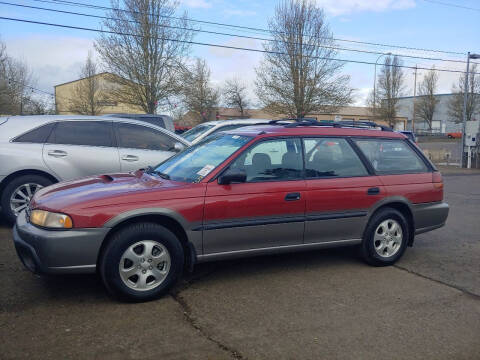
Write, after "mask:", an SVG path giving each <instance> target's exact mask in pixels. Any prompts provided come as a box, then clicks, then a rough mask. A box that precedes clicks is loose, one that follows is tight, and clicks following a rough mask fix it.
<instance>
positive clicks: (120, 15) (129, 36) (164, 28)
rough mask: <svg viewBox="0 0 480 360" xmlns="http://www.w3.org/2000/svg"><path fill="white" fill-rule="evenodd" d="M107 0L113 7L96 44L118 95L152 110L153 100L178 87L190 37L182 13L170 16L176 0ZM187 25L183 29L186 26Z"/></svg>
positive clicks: (160, 100) (157, 101)
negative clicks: (109, 0) (106, 32)
mask: <svg viewBox="0 0 480 360" xmlns="http://www.w3.org/2000/svg"><path fill="white" fill-rule="evenodd" d="M121 2H122V5H123V6H122V8H120V3H119V1H118V0H111V4H112V6H111V7H112V8H113V10H111V11H110V13H109V17H110V19H107V20H105V21H104V23H103V25H104V26H105V28H106V29H108V31H111V32H113V33H112V34H102V35H101V36H100V38H99V39H98V40H97V41H96V43H95V48H96V50H97V51H98V53H99V54H100V56H101V58H102V60H103V62H104V63H105V64H106V69H107V71H109V72H111V73H113V74H115V75H116V76H115V77H112V79H111V80H112V81H114V82H115V83H117V84H118V85H120V86H118V87H117V88H116V90H114V91H113V95H114V96H115V97H116V100H117V101H120V102H124V103H128V104H132V105H136V106H139V107H141V108H142V109H143V110H144V111H145V112H146V113H149V114H153V113H154V112H155V110H156V109H157V106H159V105H161V104H163V103H166V102H167V101H166V99H167V98H168V97H169V96H170V95H171V94H172V93H175V92H176V91H178V86H177V82H176V80H177V79H178V76H177V75H178V71H179V69H180V68H182V63H183V59H184V57H185V55H186V54H187V53H188V50H189V48H190V46H189V44H188V43H185V42H183V41H187V42H188V41H190V40H191V39H192V37H193V31H191V27H190V26H189V22H188V20H187V16H186V14H184V15H183V16H182V17H180V18H178V17H174V15H175V11H176V9H177V7H178V2H177V1H175V0H122V1H121ZM185 29H186V30H185Z"/></svg>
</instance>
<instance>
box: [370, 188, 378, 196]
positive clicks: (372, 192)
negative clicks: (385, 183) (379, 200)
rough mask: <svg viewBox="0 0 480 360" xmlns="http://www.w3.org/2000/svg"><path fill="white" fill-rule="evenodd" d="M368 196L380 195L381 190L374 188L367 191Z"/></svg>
mask: <svg viewBox="0 0 480 360" xmlns="http://www.w3.org/2000/svg"><path fill="white" fill-rule="evenodd" d="M367 194H368V195H378V194H380V189H379V188H378V187H373V188H370V189H368V190H367Z"/></svg>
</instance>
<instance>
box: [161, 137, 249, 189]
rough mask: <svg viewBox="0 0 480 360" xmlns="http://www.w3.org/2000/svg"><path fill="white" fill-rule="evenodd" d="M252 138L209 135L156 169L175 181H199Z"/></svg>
mask: <svg viewBox="0 0 480 360" xmlns="http://www.w3.org/2000/svg"><path fill="white" fill-rule="evenodd" d="M250 140H251V137H249V136H239V135H229V134H219V135H217V136H214V137H209V138H208V139H205V140H203V141H201V142H199V143H198V144H196V145H193V146H191V147H189V148H187V149H185V150H184V151H182V152H180V153H178V154H177V155H175V156H173V157H171V158H170V159H168V160H166V161H164V162H163V163H161V164H160V165H158V166H157V167H156V168H155V171H156V172H158V173H160V174H161V175H162V176H165V175H166V177H168V178H169V179H171V180H174V181H182V182H190V183H193V182H199V181H200V180H202V179H203V178H204V177H205V176H207V175H208V174H209V173H210V172H212V170H214V169H215V168H216V167H217V166H219V165H220V164H222V163H223V162H224V161H225V160H226V159H228V158H229V157H230V156H231V155H232V154H233V153H234V152H235V151H237V150H238V149H240V148H241V147H242V146H243V145H245V144H246V143H247V142H249V141H250Z"/></svg>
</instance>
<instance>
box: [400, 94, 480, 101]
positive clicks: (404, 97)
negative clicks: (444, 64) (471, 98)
mask: <svg viewBox="0 0 480 360" xmlns="http://www.w3.org/2000/svg"><path fill="white" fill-rule="evenodd" d="M457 94H458V93H447V94H434V95H433V96H453V95H457ZM469 95H470V93H469ZM474 95H480V94H474ZM423 96H428V95H417V96H400V97H397V98H396V99H399V100H400V99H413V98H419V97H423Z"/></svg>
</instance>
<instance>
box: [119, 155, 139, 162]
mask: <svg viewBox="0 0 480 360" xmlns="http://www.w3.org/2000/svg"><path fill="white" fill-rule="evenodd" d="M122 160H125V161H129V162H133V161H138V156H135V155H125V156H123V157H122Z"/></svg>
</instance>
